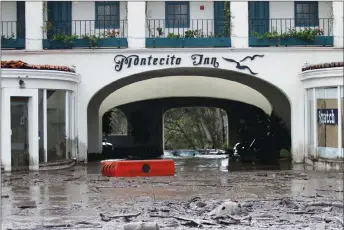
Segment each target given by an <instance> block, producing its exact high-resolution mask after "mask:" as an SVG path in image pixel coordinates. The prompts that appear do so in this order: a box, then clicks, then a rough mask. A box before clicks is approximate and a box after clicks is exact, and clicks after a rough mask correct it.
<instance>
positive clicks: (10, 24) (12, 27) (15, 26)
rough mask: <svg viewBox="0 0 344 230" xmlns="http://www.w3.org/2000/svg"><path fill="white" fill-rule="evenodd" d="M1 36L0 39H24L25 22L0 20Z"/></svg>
mask: <svg viewBox="0 0 344 230" xmlns="http://www.w3.org/2000/svg"><path fill="white" fill-rule="evenodd" d="M1 38H2V39H17V38H22V39H25V24H24V23H19V22H17V21H2V22H1Z"/></svg>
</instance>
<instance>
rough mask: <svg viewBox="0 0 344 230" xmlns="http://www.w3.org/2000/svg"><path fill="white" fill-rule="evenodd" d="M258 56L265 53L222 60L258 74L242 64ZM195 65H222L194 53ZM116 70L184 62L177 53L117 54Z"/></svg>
mask: <svg viewBox="0 0 344 230" xmlns="http://www.w3.org/2000/svg"><path fill="white" fill-rule="evenodd" d="M257 57H260V58H262V57H264V55H258V54H255V55H253V56H246V57H244V58H243V59H241V60H240V61H236V60H234V59H232V58H226V57H222V59H221V60H223V61H226V63H227V64H228V63H233V64H232V65H235V68H237V69H239V70H248V71H249V72H250V73H251V74H253V75H256V74H257V73H255V72H253V71H252V70H251V69H250V67H248V66H247V65H242V64H241V63H242V62H244V61H246V60H250V61H253V60H254V59H255V58H257ZM190 60H191V61H192V65H193V66H210V67H214V68H218V67H220V61H219V58H218V57H213V56H207V55H204V54H192V55H191V56H190ZM114 62H115V70H116V71H117V72H119V71H122V70H123V68H127V69H129V68H131V67H133V66H179V65H181V63H182V57H178V56H176V55H174V54H173V55H172V54H171V55H166V56H164V57H161V56H159V57H154V56H153V55H150V56H146V57H141V56H139V55H129V56H124V55H122V54H119V55H116V56H115V58H114Z"/></svg>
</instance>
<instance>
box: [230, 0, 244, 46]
mask: <svg viewBox="0 0 344 230" xmlns="http://www.w3.org/2000/svg"><path fill="white" fill-rule="evenodd" d="M230 4H231V7H230V9H231V16H232V18H231V31H232V32H231V41H232V47H233V48H248V2H247V1H246V2H231V3H230Z"/></svg>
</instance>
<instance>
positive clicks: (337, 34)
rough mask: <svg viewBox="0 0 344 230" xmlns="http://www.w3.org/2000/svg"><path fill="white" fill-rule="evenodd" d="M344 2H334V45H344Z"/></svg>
mask: <svg viewBox="0 0 344 230" xmlns="http://www.w3.org/2000/svg"><path fill="white" fill-rule="evenodd" d="M343 10H344V6H343V2H342V1H341V2H335V1H333V2H332V12H333V36H334V43H333V46H334V47H338V48H342V47H343V39H344V38H343V33H344V32H343V21H344V18H343Z"/></svg>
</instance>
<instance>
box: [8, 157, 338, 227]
mask: <svg viewBox="0 0 344 230" xmlns="http://www.w3.org/2000/svg"><path fill="white" fill-rule="evenodd" d="M283 168H285V166H282V170H281V169H279V168H277V169H274V170H266V169H259V167H256V168H254V167H253V166H250V165H248V166H240V165H233V166H230V167H229V172H228V169H227V159H222V160H221V159H189V160H186V159H184V160H176V176H175V177H173V178H166V177H163V178H161V177H156V178H105V177H102V176H101V175H100V166H99V164H97V163H90V164H88V165H84V166H81V165H80V166H77V167H74V168H73V169H69V170H61V171H54V172H42V173H25V174H24V173H12V175H7V176H6V175H5V176H3V178H2V183H3V187H2V198H1V200H2V229H52V228H54V229H87V228H88V229H122V227H123V225H125V224H127V223H130V222H134V223H136V222H141V221H144V222H156V223H157V224H158V225H159V227H160V229H199V228H208V229H262V228H267V229H312V230H313V229H343V227H342V223H343V173H341V172H314V171H307V170H304V169H300V170H284V169H283ZM228 199H230V200H231V201H237V202H238V203H239V204H240V206H239V207H240V210H239V212H236V211H235V212H233V213H229V214H228V213H227V214H228V215H227V214H226V215H225V216H224V217H221V216H218V215H217V216H216V215H215V216H210V215H209V213H210V212H211V211H212V210H213V209H214V208H215V207H217V206H218V205H220V204H221V203H223V202H224V201H226V200H228ZM220 210H221V208H220Z"/></svg>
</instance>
